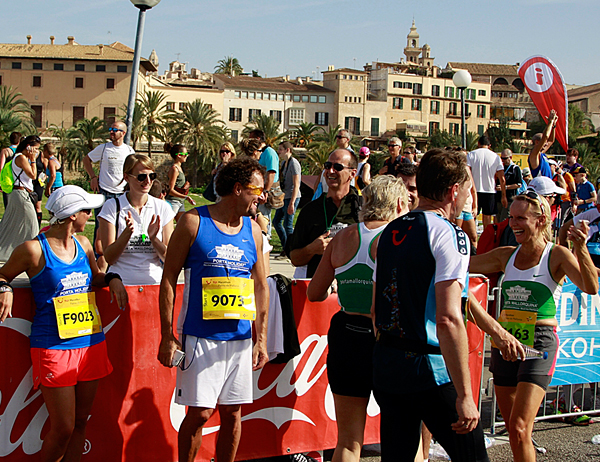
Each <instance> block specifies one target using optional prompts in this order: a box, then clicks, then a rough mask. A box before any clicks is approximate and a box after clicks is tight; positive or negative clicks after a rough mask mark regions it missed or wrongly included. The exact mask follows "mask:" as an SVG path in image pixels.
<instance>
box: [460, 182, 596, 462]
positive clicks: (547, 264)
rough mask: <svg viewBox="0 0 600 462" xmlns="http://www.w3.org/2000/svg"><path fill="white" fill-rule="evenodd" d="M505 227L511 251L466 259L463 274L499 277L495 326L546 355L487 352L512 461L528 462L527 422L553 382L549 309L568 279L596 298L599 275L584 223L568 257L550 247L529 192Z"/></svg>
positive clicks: (544, 207) (539, 206) (539, 200)
mask: <svg viewBox="0 0 600 462" xmlns="http://www.w3.org/2000/svg"><path fill="white" fill-rule="evenodd" d="M509 224H510V227H511V228H512V230H513V232H514V234H515V238H516V240H517V243H518V246H517V247H498V248H496V249H494V250H492V251H490V252H488V253H486V254H483V255H477V256H474V257H471V266H470V268H469V271H470V272H472V273H484V274H486V273H494V272H498V271H502V272H504V281H503V282H502V297H503V306H502V311H501V313H500V317H499V318H498V322H499V323H500V324H501V325H502V326H503V327H504V328H505V329H506V330H508V331H509V332H511V333H512V334H513V335H514V336H515V337H517V339H519V340H520V341H521V342H522V343H523V344H525V345H527V346H530V347H533V348H535V349H536V350H539V351H542V352H545V353H547V357H546V358H544V359H542V358H535V359H531V360H528V361H524V358H521V359H522V361H518V359H519V357H518V355H517V353H516V351H512V352H510V353H507V354H505V355H504V356H502V355H500V353H499V350H498V349H497V348H492V359H491V363H490V371H491V372H492V373H493V374H494V387H495V392H496V397H497V399H498V405H499V407H500V412H501V413H502V416H503V417H504V421H505V422H506V428H507V430H508V434H509V439H510V445H511V449H512V452H513V456H514V459H515V460H516V461H533V460H535V449H534V447H533V443H532V441H531V434H532V431H533V422H534V419H535V416H536V415H537V411H538V409H539V407H540V404H541V403H542V401H543V399H544V396H545V391H546V388H547V387H548V385H549V383H550V381H551V379H552V374H553V372H554V364H555V358H556V353H557V351H558V337H557V335H556V327H557V321H556V308H557V304H558V301H559V300H560V295H561V291H562V283H563V281H564V279H565V277H568V278H569V279H570V280H571V281H572V282H573V283H574V284H575V285H576V286H577V287H579V288H580V289H581V290H582V291H584V292H586V293H589V294H595V293H597V292H598V276H597V273H596V269H595V267H594V264H593V262H592V259H591V258H590V254H589V253H588V250H587V248H586V245H585V240H586V236H587V232H588V226H587V224H586V223H585V222H584V223H581V224H580V226H578V227H574V226H571V228H570V229H569V231H568V239H569V240H570V241H571V242H572V243H573V247H574V253H575V255H573V254H572V253H571V252H569V250H568V249H567V248H565V247H561V246H555V245H554V244H553V243H552V241H551V238H552V235H551V225H552V220H551V218H550V206H549V204H548V202H547V201H546V199H545V198H544V197H543V196H540V195H538V194H537V193H536V192H535V191H533V190H528V191H527V192H526V193H525V194H521V195H518V196H515V197H514V198H513V202H512V204H511V207H510V215H509Z"/></svg>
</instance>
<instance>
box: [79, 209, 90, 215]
mask: <svg viewBox="0 0 600 462" xmlns="http://www.w3.org/2000/svg"><path fill="white" fill-rule="evenodd" d="M81 211H82V212H83V213H87V214H88V215H91V214H92V209H81Z"/></svg>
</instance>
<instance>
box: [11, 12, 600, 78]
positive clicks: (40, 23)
mask: <svg viewBox="0 0 600 462" xmlns="http://www.w3.org/2000/svg"><path fill="white" fill-rule="evenodd" d="M4 3H5V4H4V5H3V6H2V12H3V17H4V21H3V22H2V28H1V29H0V43H26V35H27V34H31V35H32V36H33V39H32V42H33V43H49V37H50V36H51V35H54V36H56V43H61V44H62V43H66V42H67V36H69V35H73V36H74V37H75V41H76V42H78V43H80V44H82V45H96V44H99V43H104V44H109V43H112V42H114V41H119V42H122V43H124V44H125V45H128V46H130V47H132V48H133V47H134V42H135V35H136V23H137V17H138V9H137V8H135V7H134V6H133V5H132V3H131V2H130V1H129V0H102V1H100V0H19V1H14V2H10V3H9V2H4ZM599 17H600V2H599V1H597V0H501V1H499V0H494V1H492V0H463V1H456V0H445V1H442V0H413V1H412V2H406V1H403V0H395V1H394V0H368V1H359V0H304V1H302V2H300V1H290V0H216V1H210V2H209V1H206V0H162V1H161V3H160V4H158V5H157V6H156V7H154V8H153V9H151V10H149V11H148V12H147V13H146V23H145V32H144V38H143V45H142V56H144V57H146V58H148V57H149V56H150V53H151V51H152V50H153V49H155V50H156V53H157V54H158V58H159V61H160V69H159V72H160V73H161V74H162V73H163V72H164V71H165V70H166V69H168V64H169V62H171V61H175V60H177V59H179V61H181V62H185V63H188V65H187V66H188V67H187V68H188V70H189V69H191V68H192V67H195V68H198V69H200V70H201V71H203V72H212V71H213V70H214V67H215V65H216V64H217V61H219V60H220V59H223V58H224V57H226V56H234V57H236V58H237V59H238V60H239V62H240V64H241V65H242V67H243V68H244V71H245V72H251V71H252V70H257V71H258V72H259V74H260V75H262V76H265V75H266V76H268V77H274V76H279V75H290V76H291V77H296V76H309V77H311V76H312V77H315V76H316V77H319V74H320V71H323V70H327V67H328V66H329V65H333V66H335V68H340V67H350V68H355V67H356V68H359V69H362V66H364V65H365V64H366V63H371V62H373V61H386V62H397V61H399V60H400V59H401V58H403V57H404V54H403V50H404V47H405V46H406V35H407V34H408V33H409V31H410V26H411V24H412V21H413V18H414V20H415V23H416V26H417V32H418V33H419V34H420V45H421V46H423V45H424V44H425V43H427V44H428V45H429V46H430V47H431V56H433V57H434V58H435V64H436V65H438V66H440V67H442V68H443V67H445V66H446V64H447V63H448V62H449V61H458V62H481V63H494V64H515V63H521V62H524V61H525V59H527V58H528V57H530V56H533V55H544V56H546V57H548V58H550V59H551V60H552V61H554V63H555V64H556V65H557V66H558V68H559V69H560V70H561V72H562V74H563V77H564V80H565V82H566V83H567V84H575V85H589V84H593V83H598V82H600V59H598V53H597V52H595V51H594V50H596V49H597V47H598V41H599V38H600V28H599V27H598V18H599ZM8 18H11V20H10V21H9V20H7V19H8ZM313 73H314V74H313Z"/></svg>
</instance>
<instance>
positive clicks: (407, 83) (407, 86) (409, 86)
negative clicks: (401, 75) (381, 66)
mask: <svg viewBox="0 0 600 462" xmlns="http://www.w3.org/2000/svg"><path fill="white" fill-rule="evenodd" d="M404 88H410V89H412V82H404Z"/></svg>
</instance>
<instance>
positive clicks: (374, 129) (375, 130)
mask: <svg viewBox="0 0 600 462" xmlns="http://www.w3.org/2000/svg"><path fill="white" fill-rule="evenodd" d="M371 136H379V119H376V118H373V119H371Z"/></svg>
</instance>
